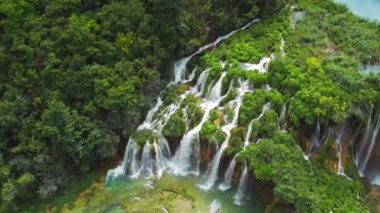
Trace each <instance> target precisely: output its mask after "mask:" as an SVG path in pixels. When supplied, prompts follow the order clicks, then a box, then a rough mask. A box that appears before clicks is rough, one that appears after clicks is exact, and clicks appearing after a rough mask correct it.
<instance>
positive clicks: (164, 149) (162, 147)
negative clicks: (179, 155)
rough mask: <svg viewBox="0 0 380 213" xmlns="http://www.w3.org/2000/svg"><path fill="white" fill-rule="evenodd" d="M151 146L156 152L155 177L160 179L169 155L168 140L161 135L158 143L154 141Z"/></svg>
mask: <svg viewBox="0 0 380 213" xmlns="http://www.w3.org/2000/svg"><path fill="white" fill-rule="evenodd" d="M153 146H154V150H155V153H156V156H155V160H156V162H155V165H156V177H157V178H158V179H160V178H161V176H162V173H163V172H164V170H165V169H166V165H167V162H168V159H169V158H170V157H171V154H170V148H169V144H168V141H167V140H166V139H165V138H164V137H161V138H160V141H159V142H158V143H157V142H154V143H153Z"/></svg>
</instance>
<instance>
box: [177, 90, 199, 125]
mask: <svg viewBox="0 0 380 213" xmlns="http://www.w3.org/2000/svg"><path fill="white" fill-rule="evenodd" d="M198 103H199V99H198V98H197V97H195V95H194V94H190V95H188V96H187V97H186V98H185V99H184V100H183V102H182V103H181V108H183V109H185V111H186V113H187V117H188V119H189V121H190V122H189V126H190V128H193V127H194V126H195V125H196V124H198V123H199V122H200V120H201V119H202V117H203V113H204V112H203V110H202V108H201V107H200V106H199V104H198Z"/></svg>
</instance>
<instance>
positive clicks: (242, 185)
mask: <svg viewBox="0 0 380 213" xmlns="http://www.w3.org/2000/svg"><path fill="white" fill-rule="evenodd" d="M247 179H248V167H247V166H245V168H244V171H243V174H242V175H241V177H240V180H239V186H238V190H237V192H236V194H235V195H234V203H235V204H236V205H238V206H241V205H242V200H243V196H244V192H245V188H246V185H245V184H246V182H247Z"/></svg>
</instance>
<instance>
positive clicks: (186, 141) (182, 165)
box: [169, 72, 226, 176]
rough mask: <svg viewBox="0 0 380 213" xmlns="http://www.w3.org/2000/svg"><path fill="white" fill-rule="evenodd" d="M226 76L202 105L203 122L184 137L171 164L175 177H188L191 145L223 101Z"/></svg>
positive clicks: (223, 75)
mask: <svg viewBox="0 0 380 213" xmlns="http://www.w3.org/2000/svg"><path fill="white" fill-rule="evenodd" d="M225 76H226V72H223V73H222V75H221V76H220V78H219V80H218V82H217V83H216V84H215V86H214V87H213V88H212V90H211V92H210V94H209V95H208V98H207V99H204V100H203V102H202V103H201V104H200V105H201V107H202V109H203V110H204V114H203V117H202V120H201V122H199V123H198V125H197V126H195V127H194V128H193V129H191V130H190V131H188V132H187V133H185V135H184V136H183V138H182V140H181V142H180V146H179V148H178V149H177V151H176V153H175V155H174V157H173V159H172V160H171V162H170V165H169V166H170V168H171V170H172V172H173V173H174V174H175V175H181V176H186V175H188V173H189V169H190V168H191V166H192V165H191V159H190V157H191V154H192V152H193V149H192V148H191V145H192V143H193V141H194V140H196V139H198V137H199V131H200V130H201V128H202V126H203V124H204V123H205V122H206V121H207V120H208V117H209V115H210V111H211V110H212V109H213V108H215V107H217V106H218V105H219V103H220V101H221V100H222V99H223V97H221V93H222V82H223V78H224V77H225Z"/></svg>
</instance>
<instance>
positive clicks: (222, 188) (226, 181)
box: [218, 159, 236, 191]
mask: <svg viewBox="0 0 380 213" xmlns="http://www.w3.org/2000/svg"><path fill="white" fill-rule="evenodd" d="M235 165H236V160H235V159H232V160H231V162H230V165H229V166H228V168H227V170H226V173H225V175H224V181H223V183H222V184H220V185H219V187H218V189H219V190H220V191H226V190H228V189H229V188H231V181H232V175H233V174H234V171H235Z"/></svg>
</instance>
